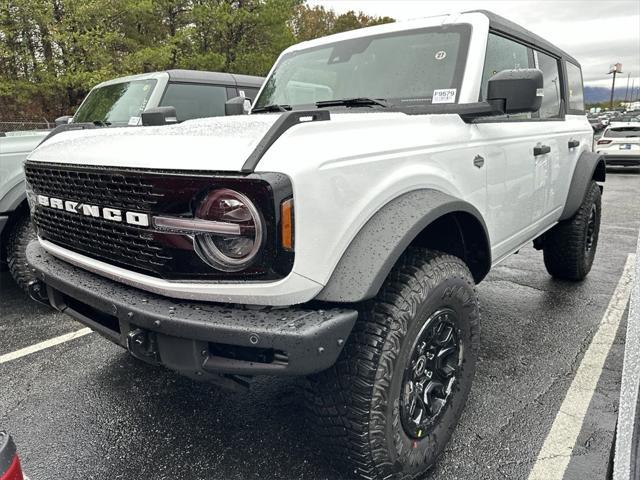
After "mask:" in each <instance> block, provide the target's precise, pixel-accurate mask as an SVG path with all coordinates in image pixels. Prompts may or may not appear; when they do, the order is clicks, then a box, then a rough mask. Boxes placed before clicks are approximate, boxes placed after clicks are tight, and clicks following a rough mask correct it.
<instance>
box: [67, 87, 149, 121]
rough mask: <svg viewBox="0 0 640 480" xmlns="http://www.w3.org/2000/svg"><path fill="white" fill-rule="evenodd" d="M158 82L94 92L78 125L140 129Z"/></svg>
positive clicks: (78, 117)
mask: <svg viewBox="0 0 640 480" xmlns="http://www.w3.org/2000/svg"><path fill="white" fill-rule="evenodd" d="M155 85H156V80H136V81H133V82H124V83H116V84H114V85H107V86H104V87H100V88H94V89H93V90H91V92H90V93H89V95H87V98H86V99H85V100H84V102H82V105H80V108H78V111H77V112H76V114H75V115H74V116H73V121H74V122H104V123H107V124H109V125H112V124H113V125H127V124H128V123H129V122H130V121H131V122H135V124H136V125H137V124H138V123H139V122H138V120H139V118H140V115H141V113H142V112H143V111H144V109H145V108H146V106H147V102H148V101H149V97H150V96H151V93H152V92H153V89H154V87H155Z"/></svg>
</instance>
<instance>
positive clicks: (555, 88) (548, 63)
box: [536, 52, 562, 118]
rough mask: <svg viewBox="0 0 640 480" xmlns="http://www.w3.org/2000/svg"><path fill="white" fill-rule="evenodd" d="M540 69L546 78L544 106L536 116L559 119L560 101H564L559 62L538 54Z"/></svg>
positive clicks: (540, 53)
mask: <svg viewBox="0 0 640 480" xmlns="http://www.w3.org/2000/svg"><path fill="white" fill-rule="evenodd" d="M536 56H537V59H538V68H539V69H540V70H542V76H543V77H544V83H543V89H544V96H543V97H542V106H541V107H540V110H539V111H538V113H537V114H536V116H539V118H557V117H559V116H560V101H561V99H562V95H561V93H560V92H561V91H562V85H561V84H560V75H559V73H558V60H556V59H555V58H553V57H550V56H549V55H546V54H544V53H542V52H536Z"/></svg>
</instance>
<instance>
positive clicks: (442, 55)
mask: <svg viewBox="0 0 640 480" xmlns="http://www.w3.org/2000/svg"><path fill="white" fill-rule="evenodd" d="M445 58H447V52H445V51H444V50H440V51H439V52H436V60H444V59H445Z"/></svg>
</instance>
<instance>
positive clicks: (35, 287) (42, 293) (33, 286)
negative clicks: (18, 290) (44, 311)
mask: <svg viewBox="0 0 640 480" xmlns="http://www.w3.org/2000/svg"><path fill="white" fill-rule="evenodd" d="M27 292H28V293H29V296H30V297H31V299H32V300H35V301H36V302H39V303H42V304H44V305H46V306H48V307H49V306H51V305H50V304H49V295H48V294H47V286H46V285H45V284H44V283H43V282H41V281H40V280H31V281H30V282H29V283H28V284H27Z"/></svg>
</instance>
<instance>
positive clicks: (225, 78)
mask: <svg viewBox="0 0 640 480" xmlns="http://www.w3.org/2000/svg"><path fill="white" fill-rule="evenodd" d="M167 73H168V74H169V80H172V81H174V82H188V83H215V84H218V85H220V84H222V85H235V86H237V87H257V88H259V87H261V86H262V83H263V82H264V78H263V77H254V76H251V75H238V74H235V73H224V72H206V71H200V70H167Z"/></svg>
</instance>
